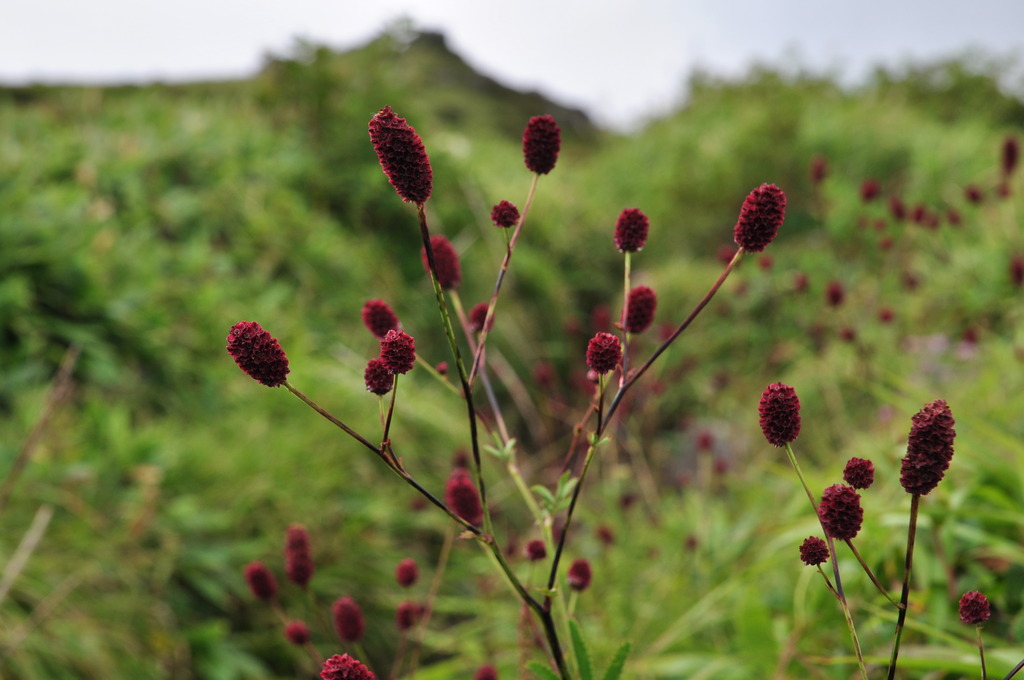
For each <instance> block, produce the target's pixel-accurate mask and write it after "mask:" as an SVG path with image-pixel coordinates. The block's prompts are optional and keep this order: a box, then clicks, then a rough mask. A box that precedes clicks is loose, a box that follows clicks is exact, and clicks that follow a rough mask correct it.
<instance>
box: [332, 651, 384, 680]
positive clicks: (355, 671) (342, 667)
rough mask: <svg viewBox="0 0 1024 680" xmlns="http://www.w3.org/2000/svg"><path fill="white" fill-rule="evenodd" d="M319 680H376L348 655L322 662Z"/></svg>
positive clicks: (374, 676) (337, 655)
mask: <svg viewBox="0 0 1024 680" xmlns="http://www.w3.org/2000/svg"><path fill="white" fill-rule="evenodd" d="M320 678H321V680H377V676H376V675H374V674H373V672H372V671H371V670H370V669H369V668H367V667H366V666H364V665H363V664H361V663H360V662H359V661H358V660H356V659H353V658H352V657H351V656H349V655H348V654H340V655H339V654H335V655H334V656H332V657H331V658H329V659H327V661H324V667H323V670H321V671H320Z"/></svg>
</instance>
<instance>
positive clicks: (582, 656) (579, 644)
mask: <svg viewBox="0 0 1024 680" xmlns="http://www.w3.org/2000/svg"><path fill="white" fill-rule="evenodd" d="M569 633H570V634H571V635H572V649H573V652H574V653H575V654H576V665H577V666H579V669H580V680H594V669H593V667H592V666H591V664H590V652H589V651H587V645H586V643H585V642H583V631H581V630H580V624H579V623H577V622H576V620H575V619H572V620H570V621H569Z"/></svg>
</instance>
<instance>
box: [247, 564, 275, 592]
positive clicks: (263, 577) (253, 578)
mask: <svg viewBox="0 0 1024 680" xmlns="http://www.w3.org/2000/svg"><path fill="white" fill-rule="evenodd" d="M245 582H246V583H247V584H248V585H249V590H251V591H252V594H253V595H255V596H256V599H258V600H263V601H264V602H269V601H271V600H273V599H274V597H276V596H277V579H275V578H274V573H273V572H272V571H270V569H267V565H265V564H263V563H262V562H260V561H256V562H250V563H249V564H248V565H246V567H245Z"/></svg>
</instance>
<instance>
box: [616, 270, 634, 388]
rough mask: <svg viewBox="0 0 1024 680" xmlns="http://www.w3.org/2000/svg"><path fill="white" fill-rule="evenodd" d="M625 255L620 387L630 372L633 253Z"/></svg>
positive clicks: (620, 324)
mask: <svg viewBox="0 0 1024 680" xmlns="http://www.w3.org/2000/svg"><path fill="white" fill-rule="evenodd" d="M624 255H625V257H624V262H623V266H622V269H623V274H622V314H620V315H619V327H620V328H621V329H622V331H623V335H624V340H623V342H622V374H621V375H620V376H619V387H622V385H623V384H624V383H625V382H626V375H627V374H628V373H629V332H628V331H627V330H626V319H627V318H629V285H630V270H631V268H632V255H633V253H632V252H630V251H628V250H627V251H626V252H625V253H624Z"/></svg>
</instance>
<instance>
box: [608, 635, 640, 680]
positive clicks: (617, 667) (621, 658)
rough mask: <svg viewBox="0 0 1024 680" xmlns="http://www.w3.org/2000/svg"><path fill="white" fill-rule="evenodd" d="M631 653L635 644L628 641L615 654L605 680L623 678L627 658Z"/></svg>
mask: <svg viewBox="0 0 1024 680" xmlns="http://www.w3.org/2000/svg"><path fill="white" fill-rule="evenodd" d="M631 651H633V643H632V642H629V641H628V640H627V641H626V642H623V643H622V646H621V647H619V651H617V652H615V656H614V657H612V662H611V663H610V664H608V670H606V671H605V672H604V678H603V680H619V678H620V677H622V669H623V668H624V667H625V666H626V657H627V656H629V653H630V652H631Z"/></svg>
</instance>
